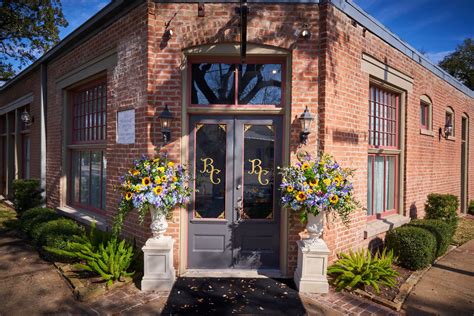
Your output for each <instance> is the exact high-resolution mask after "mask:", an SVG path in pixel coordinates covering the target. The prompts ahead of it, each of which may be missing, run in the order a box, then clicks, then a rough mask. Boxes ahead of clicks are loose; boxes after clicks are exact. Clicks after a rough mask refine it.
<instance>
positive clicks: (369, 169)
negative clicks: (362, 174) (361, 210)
mask: <svg viewBox="0 0 474 316" xmlns="http://www.w3.org/2000/svg"><path fill="white" fill-rule="evenodd" d="M373 161H374V156H369V159H368V164H367V215H373V214H372V177H373V170H372V164H373Z"/></svg>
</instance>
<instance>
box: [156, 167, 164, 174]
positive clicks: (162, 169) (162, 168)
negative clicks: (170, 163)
mask: <svg viewBox="0 0 474 316" xmlns="http://www.w3.org/2000/svg"><path fill="white" fill-rule="evenodd" d="M156 170H158V171H159V172H161V173H163V172H165V167H158V168H156Z"/></svg>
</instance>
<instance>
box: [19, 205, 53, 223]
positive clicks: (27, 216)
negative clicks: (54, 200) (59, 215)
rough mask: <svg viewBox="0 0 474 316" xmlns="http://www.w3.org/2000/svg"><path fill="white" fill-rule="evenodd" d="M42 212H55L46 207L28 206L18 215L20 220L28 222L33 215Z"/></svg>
mask: <svg viewBox="0 0 474 316" xmlns="http://www.w3.org/2000/svg"><path fill="white" fill-rule="evenodd" d="M44 213H55V211H54V210H52V209H50V208H46V207H35V208H30V209H29V210H27V211H25V212H23V213H22V214H21V215H20V221H21V222H28V221H29V220H31V219H33V218H34V217H36V216H38V215H40V214H44Z"/></svg>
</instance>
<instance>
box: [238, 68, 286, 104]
mask: <svg viewBox="0 0 474 316" xmlns="http://www.w3.org/2000/svg"><path fill="white" fill-rule="evenodd" d="M281 71H282V67H281V65H280V64H244V65H239V104H275V105H279V104H280V103H281Z"/></svg>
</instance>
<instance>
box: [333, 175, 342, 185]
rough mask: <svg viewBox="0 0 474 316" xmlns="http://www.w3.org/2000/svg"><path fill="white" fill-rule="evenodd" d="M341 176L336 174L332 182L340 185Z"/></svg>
mask: <svg viewBox="0 0 474 316" xmlns="http://www.w3.org/2000/svg"><path fill="white" fill-rule="evenodd" d="M342 180H343V179H342V177H341V176H340V175H337V176H336V177H335V178H334V182H336V185H337V186H340V185H341V184H342Z"/></svg>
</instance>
